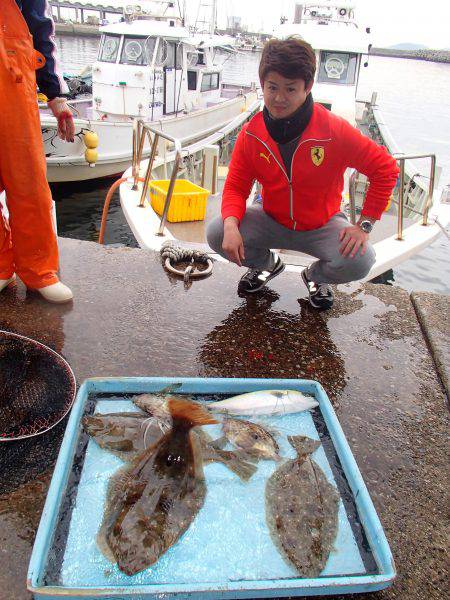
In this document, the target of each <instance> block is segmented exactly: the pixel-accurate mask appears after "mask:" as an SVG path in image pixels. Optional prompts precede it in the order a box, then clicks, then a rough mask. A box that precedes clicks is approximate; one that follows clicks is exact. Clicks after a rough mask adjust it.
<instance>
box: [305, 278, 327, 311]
mask: <svg viewBox="0 0 450 600" xmlns="http://www.w3.org/2000/svg"><path fill="white" fill-rule="evenodd" d="M307 271H308V269H303V271H302V279H303V281H304V282H305V285H306V287H307V288H308V293H309V303H310V304H311V306H314V308H321V309H322V310H326V309H327V308H331V307H332V306H333V301H334V295H333V290H332V289H331V287H330V286H329V285H328V283H315V281H311V279H309V278H308V275H307Z"/></svg>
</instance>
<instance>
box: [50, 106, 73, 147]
mask: <svg viewBox="0 0 450 600" xmlns="http://www.w3.org/2000/svg"><path fill="white" fill-rule="evenodd" d="M47 105H48V106H49V108H50V110H51V111H52V113H53V115H54V116H55V117H56V118H57V119H58V136H59V137H60V138H61V139H62V140H65V141H66V142H73V141H74V135H75V125H74V123H73V116H72V111H71V110H70V108H69V107H68V105H67V102H66V99H65V98H53V100H49V101H48V102H47Z"/></svg>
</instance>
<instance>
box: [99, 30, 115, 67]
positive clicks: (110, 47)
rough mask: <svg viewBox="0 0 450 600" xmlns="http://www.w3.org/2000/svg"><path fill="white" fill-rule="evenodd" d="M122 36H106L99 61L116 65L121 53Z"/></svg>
mask: <svg viewBox="0 0 450 600" xmlns="http://www.w3.org/2000/svg"><path fill="white" fill-rule="evenodd" d="M119 44H120V35H109V34H108V35H104V36H103V43H102V45H101V46H100V48H101V50H100V56H99V60H100V61H102V62H110V63H114V62H116V59H117V53H118V52H119Z"/></svg>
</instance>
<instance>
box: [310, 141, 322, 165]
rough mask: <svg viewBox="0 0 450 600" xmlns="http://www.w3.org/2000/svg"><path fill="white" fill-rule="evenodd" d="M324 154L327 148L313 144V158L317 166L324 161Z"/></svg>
mask: <svg viewBox="0 0 450 600" xmlns="http://www.w3.org/2000/svg"><path fill="white" fill-rule="evenodd" d="M324 156H325V150H324V149H323V146H313V147H312V148H311V160H312V161H313V163H314V164H315V165H316V167H319V166H320V165H321V164H322V163H323V159H324Z"/></svg>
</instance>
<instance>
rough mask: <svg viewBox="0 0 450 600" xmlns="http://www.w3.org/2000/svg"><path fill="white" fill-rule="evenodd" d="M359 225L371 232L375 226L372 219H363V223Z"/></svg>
mask: <svg viewBox="0 0 450 600" xmlns="http://www.w3.org/2000/svg"><path fill="white" fill-rule="evenodd" d="M359 226H360V227H361V229H362V230H363V231H365V232H366V233H370V232H371V231H372V228H373V225H372V223H371V222H370V221H361V223H360V224H359Z"/></svg>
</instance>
